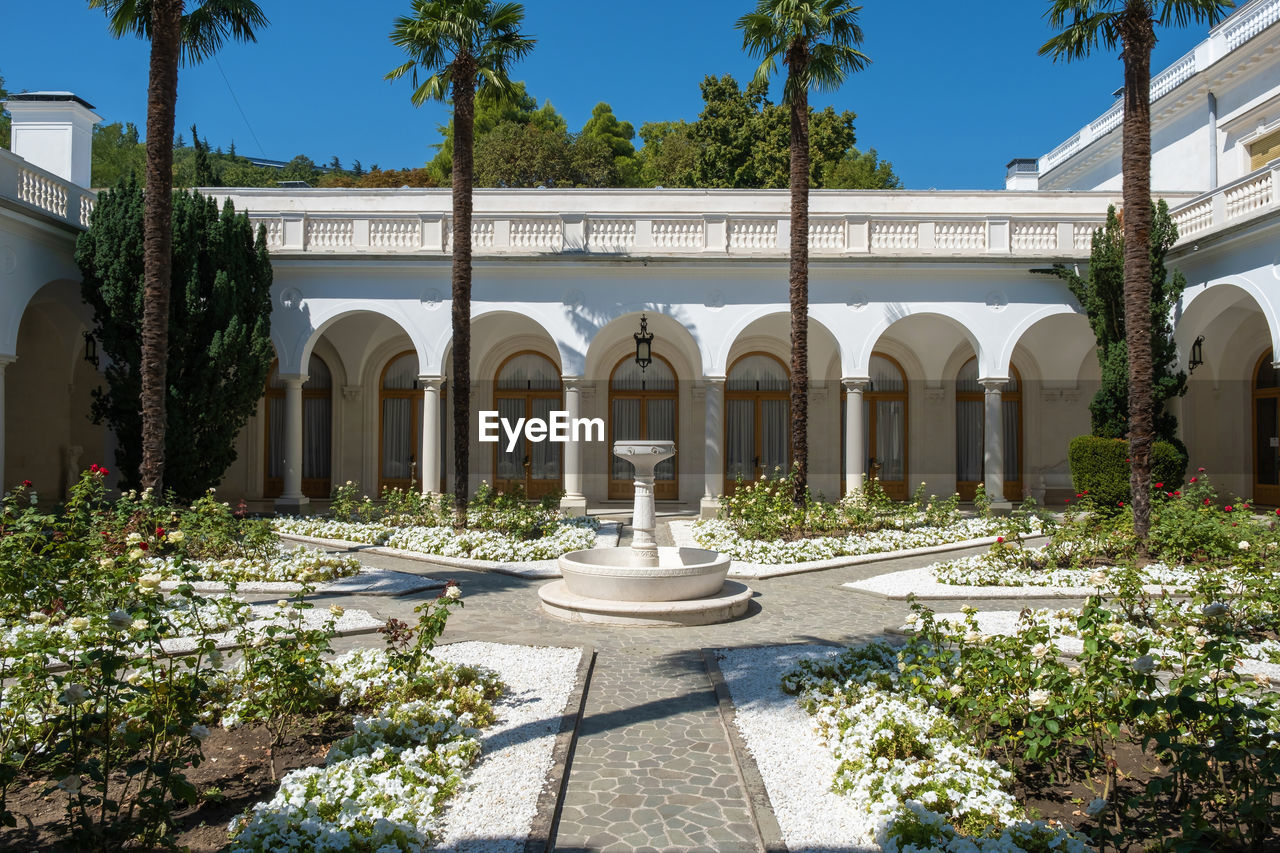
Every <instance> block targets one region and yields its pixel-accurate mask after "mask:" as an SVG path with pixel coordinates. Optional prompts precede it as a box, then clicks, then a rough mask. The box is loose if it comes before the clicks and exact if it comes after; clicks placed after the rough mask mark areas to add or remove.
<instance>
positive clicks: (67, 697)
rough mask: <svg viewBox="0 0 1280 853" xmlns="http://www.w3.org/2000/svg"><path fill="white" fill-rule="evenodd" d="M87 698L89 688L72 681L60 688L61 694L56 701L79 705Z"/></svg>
mask: <svg viewBox="0 0 1280 853" xmlns="http://www.w3.org/2000/svg"><path fill="white" fill-rule="evenodd" d="M88 698H89V688H87V687H85V686H84V685H83V684H76V683H75V682H74V681H73V682H71V683H70V684H68V685H67V686H66V687H64V688H63V689H62V694H61V695H60V696H59V697H58V701H59V702H61V703H62V704H63V705H79V704H80V703H81V702H83V701H84V700H86V699H88Z"/></svg>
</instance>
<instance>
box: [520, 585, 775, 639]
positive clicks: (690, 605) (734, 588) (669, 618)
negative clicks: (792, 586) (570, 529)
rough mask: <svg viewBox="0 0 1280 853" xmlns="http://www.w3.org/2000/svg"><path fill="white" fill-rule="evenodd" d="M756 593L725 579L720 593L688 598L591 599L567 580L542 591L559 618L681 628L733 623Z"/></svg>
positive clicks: (551, 611) (545, 604)
mask: <svg viewBox="0 0 1280 853" xmlns="http://www.w3.org/2000/svg"><path fill="white" fill-rule="evenodd" d="M752 595H753V593H752V591H751V588H750V587H748V586H747V585H746V584H742V583H738V582H737V581H725V582H724V583H723V585H722V586H721V588H720V590H719V592H716V593H713V594H711V595H707V596H704V597H702V598H694V599H689V600H685V601H618V600H614V599H604V598H591V597H589V596H585V595H579V594H578V593H576V592H573V591H571V590H570V589H569V587H568V585H567V584H566V582H565V581H563V580H558V581H553V582H552V583H549V584H547V585H546V586H544V587H542V588H541V589H539V590H538V597H539V598H541V599H542V609H543V610H545V611H546V612H547V613H549V614H550V615H552V616H555V617H556V618H558V619H564V620H567V621H569V622H585V623H589V624H593V625H619V626H627V627H633V628H681V627H689V626H693V625H714V624H715V623H717V622H729V621H731V620H733V619H737V618H738V617H740V616H742V615H743V614H744V613H746V612H747V606H748V605H749V604H750V603H751V597H752Z"/></svg>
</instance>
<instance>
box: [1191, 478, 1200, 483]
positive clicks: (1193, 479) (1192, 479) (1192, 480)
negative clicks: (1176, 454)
mask: <svg viewBox="0 0 1280 853" xmlns="http://www.w3.org/2000/svg"><path fill="white" fill-rule="evenodd" d="M1199 479H1200V478H1199V477H1192V478H1191V482H1193V483H1194V482H1195V481H1196V480H1199Z"/></svg>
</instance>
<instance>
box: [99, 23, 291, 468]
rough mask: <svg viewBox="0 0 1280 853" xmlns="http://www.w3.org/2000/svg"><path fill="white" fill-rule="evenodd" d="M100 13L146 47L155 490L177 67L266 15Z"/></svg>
mask: <svg viewBox="0 0 1280 853" xmlns="http://www.w3.org/2000/svg"><path fill="white" fill-rule="evenodd" d="M89 7H90V8H99V9H103V10H104V11H105V12H106V14H107V18H108V20H109V22H110V23H109V29H110V30H111V34H112V35H114V36H115V37H116V38H122V37H123V36H125V35H128V34H134V35H136V36H138V37H140V38H144V39H148V40H150V42H151V59H150V71H149V78H148V83H147V143H146V147H147V161H146V181H147V192H146V210H145V215H144V217H143V229H142V244H143V267H144V270H145V273H144V274H145V281H146V287H145V296H144V299H143V315H142V316H143V320H142V357H141V372H142V382H141V387H140V395H139V396H140V403H141V409H142V457H141V460H140V463H139V464H140V465H141V474H140V481H141V483H142V485H143V486H144V487H151V488H155V489H157V490H159V489H160V488H162V486H163V484H164V468H165V455H164V454H165V447H166V440H165V424H166V423H167V419H166V417H165V411H164V406H165V397H166V394H165V389H166V387H167V385H166V379H165V365H166V358H165V353H166V351H167V348H168V340H167V334H168V328H169V326H168V322H167V318H168V316H169V291H170V284H171V279H172V275H173V270H172V268H171V267H170V266H169V263H170V260H171V258H172V243H173V233H172V231H171V230H170V228H171V219H172V213H173V192H172V190H173V125H174V112H175V110H176V108H177V103H178V65H179V63H180V62H182V61H186V62H200V61H201V60H203V59H205V58H207V57H209V56H212V55H213V54H214V53H216V52H217V50H218V49H219V48H220V47H221V46H222V43H223V42H224V41H226V39H227V38H228V37H229V36H230V37H232V38H236V39H239V40H241V41H255V37H254V29H255V28H257V27H263V26H266V23H267V19H266V16H264V15H263V14H262V10H261V9H259V8H258V5H257V4H256V3H254V2H253V0H195V2H193V4H192V10H191V11H190V12H188V13H186V14H184V13H183V0H89Z"/></svg>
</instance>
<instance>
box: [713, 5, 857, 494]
mask: <svg viewBox="0 0 1280 853" xmlns="http://www.w3.org/2000/svg"><path fill="white" fill-rule="evenodd" d="M860 11H862V7H861V6H853V5H850V4H849V2H848V0H759V3H758V4H757V6H756V9H755V11H754V12H751V13H749V14H747V15H743V16H742V17H741V18H739V19H738V29H740V30H742V47H743V49H744V50H746V51H747V52H748V53H749V54H750V55H751V56H752V57H753V58H759V59H760V66H759V67H758V68H757V69H756V74H755V79H756V81H759V82H765V83H767V82H768V80H769V78H770V77H771V76H772V75H773V73H774V71H775V70H776V69H777V66H778V61H779V60H782V61H784V62H786V65H787V80H786V84H785V85H784V86H783V89H782V101H783V103H785V104H787V105H788V106H789V107H790V109H791V252H790V254H791V265H790V271H789V275H788V284H789V288H790V295H791V458H792V460H793V462H792V464H793V468H792V474H793V482H794V484H795V500H796V503H800V502H801V501H802V500H803V497H804V492H805V488H806V486H807V482H808V477H809V437H808V432H807V430H808V425H809V89H810V88H811V87H812V88H816V89H818V90H819V91H823V90H831V89H836V88H838V87H839V86H840V84H841V83H843V82H844V79H845V77H846V76H848V75H849V73H850V72H854V71H861V70H862V69H863V68H865V67H866V66H867V64H868V63H869V62H870V61H871V60H870V59H868V58H867V57H866V55H864V54H863V53H861V52H860V51H859V50H858V49H857V47H858V45H860V44H862V29H861V27H859V26H858V12H860Z"/></svg>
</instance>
